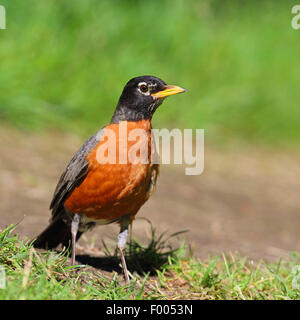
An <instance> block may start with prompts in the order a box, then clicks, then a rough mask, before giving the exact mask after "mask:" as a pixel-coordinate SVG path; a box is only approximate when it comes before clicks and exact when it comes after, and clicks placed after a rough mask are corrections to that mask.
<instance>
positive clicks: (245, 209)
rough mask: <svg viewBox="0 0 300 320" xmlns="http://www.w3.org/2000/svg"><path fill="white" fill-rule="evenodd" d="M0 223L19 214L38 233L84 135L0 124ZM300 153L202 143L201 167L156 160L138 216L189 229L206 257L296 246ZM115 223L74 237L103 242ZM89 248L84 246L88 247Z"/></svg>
mask: <svg viewBox="0 0 300 320" xmlns="http://www.w3.org/2000/svg"><path fill="white" fill-rule="evenodd" d="M0 138H1V149H0V176H1V179H0V211H1V220H0V228H3V227H5V226H6V225H8V224H11V223H17V222H19V225H18V227H17V230H16V231H17V232H18V233H20V234H21V236H22V237H23V236H24V237H29V238H32V237H34V236H36V235H37V234H38V233H39V232H40V231H41V230H42V229H43V228H44V227H45V226H46V225H47V222H48V219H49V217H50V211H49V210H48V207H49V203H50V200H51V197H52V194H53V191H54V188H55V186H56V183H57V182H58V178H59V176H60V174H61V173H62V171H63V170H64V168H65V166H66V164H67V162H68V161H69V160H70V158H71V157H72V155H73V153H74V152H75V151H76V150H77V149H78V148H79V147H80V145H81V143H82V142H84V141H82V140H80V139H78V138H75V137H73V136H71V135H68V134H62V133H60V134H58V133H54V132H47V133H43V134H32V133H24V132H20V131H17V130H15V129H12V128H8V127H2V128H0ZM299 177H300V154H299V153H292V152H288V153H287V152H282V151H281V152H279V151H274V150H272V151H266V150H256V149H254V148H253V147H252V148H251V149H247V148H238V150H237V148H235V149H234V148H230V149H222V150H218V149H217V148H216V147H215V149H213V148H212V147H210V146H208V145H205V170H204V172H203V174H202V175H200V176H186V175H185V172H184V168H183V167H180V166H171V167H170V166H166V165H164V166H162V167H161V174H160V176H159V178H158V185H157V190H156V192H155V194H154V195H153V196H152V197H151V199H150V200H149V201H148V202H147V203H146V204H145V205H144V207H142V209H141V210H140V212H139V214H138V215H137V217H146V218H148V219H150V220H151V222H152V223H153V225H154V227H155V228H156V230H157V232H158V234H159V233H161V232H163V231H166V230H167V231H168V232H169V233H173V232H176V231H180V230H185V229H188V230H189V231H188V232H187V233H186V234H184V235H181V236H180V237H179V239H178V240H177V241H178V242H180V241H181V240H182V239H183V238H186V240H187V243H188V244H190V245H191V246H192V247H193V250H194V254H195V255H197V256H199V257H201V258H204V259H205V258H207V257H208V255H210V256H214V255H216V254H220V253H222V252H236V251H237V252H239V253H241V254H243V255H246V256H248V257H249V258H251V259H254V260H256V259H259V258H264V259H265V260H268V261H274V260H277V259H278V258H279V257H283V258H285V257H287V256H288V253H289V252H290V251H299V250H300V237H299V234H300V232H299V230H300V219H299V212H300V197H299V190H300V179H299ZM117 233H118V226H116V225H108V226H100V227H97V228H96V229H94V230H93V231H92V232H89V233H87V234H86V237H85V238H84V239H82V240H80V246H81V247H83V248H87V247H91V239H93V241H95V247H97V248H100V249H101V247H102V243H101V239H106V240H107V239H108V238H112V237H116V236H117ZM133 235H134V237H136V238H137V239H139V240H141V241H142V242H143V243H147V240H148V239H149V237H150V232H149V226H148V223H147V222H146V221H145V220H143V219H137V220H136V221H135V223H134V226H133ZM87 252H90V251H89V250H88V249H87Z"/></svg>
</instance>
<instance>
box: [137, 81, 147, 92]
mask: <svg viewBox="0 0 300 320" xmlns="http://www.w3.org/2000/svg"><path fill="white" fill-rule="evenodd" d="M139 89H140V91H141V92H142V93H147V92H148V91H149V87H148V86H147V84H146V83H141V84H139Z"/></svg>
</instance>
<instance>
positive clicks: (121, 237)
mask: <svg viewBox="0 0 300 320" xmlns="http://www.w3.org/2000/svg"><path fill="white" fill-rule="evenodd" d="M120 223H121V230H120V233H119V234H118V249H119V251H120V257H121V263H122V268H123V272H124V277H125V283H126V284H129V277H128V270H127V266H126V260H125V256H124V249H125V247H126V242H127V237H128V225H129V224H130V216H129V215H127V216H124V217H123V218H122V219H121V221H120Z"/></svg>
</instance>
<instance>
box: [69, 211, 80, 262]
mask: <svg viewBox="0 0 300 320" xmlns="http://www.w3.org/2000/svg"><path fill="white" fill-rule="evenodd" d="M79 221H80V215H79V214H77V213H76V214H75V215H74V217H73V219H72V223H71V234H72V266H74V265H75V257H76V236H77V231H78V227H79Z"/></svg>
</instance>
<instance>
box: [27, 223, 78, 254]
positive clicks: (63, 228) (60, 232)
mask: <svg viewBox="0 0 300 320" xmlns="http://www.w3.org/2000/svg"><path fill="white" fill-rule="evenodd" d="M81 234H82V232H80V231H78V232H77V237H76V238H77V239H79V237H80V236H81ZM71 241H72V234H71V227H70V226H69V225H68V224H67V223H66V222H65V221H64V220H63V219H62V218H61V217H59V218H56V219H55V220H53V221H51V222H50V224H49V226H48V227H47V228H46V229H45V230H44V231H43V232H42V233H40V234H39V235H38V237H37V238H36V239H35V240H34V241H33V246H34V247H35V248H43V249H55V248H56V247H57V246H58V245H59V244H62V245H63V246H64V247H66V248H68V247H70V246H71Z"/></svg>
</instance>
